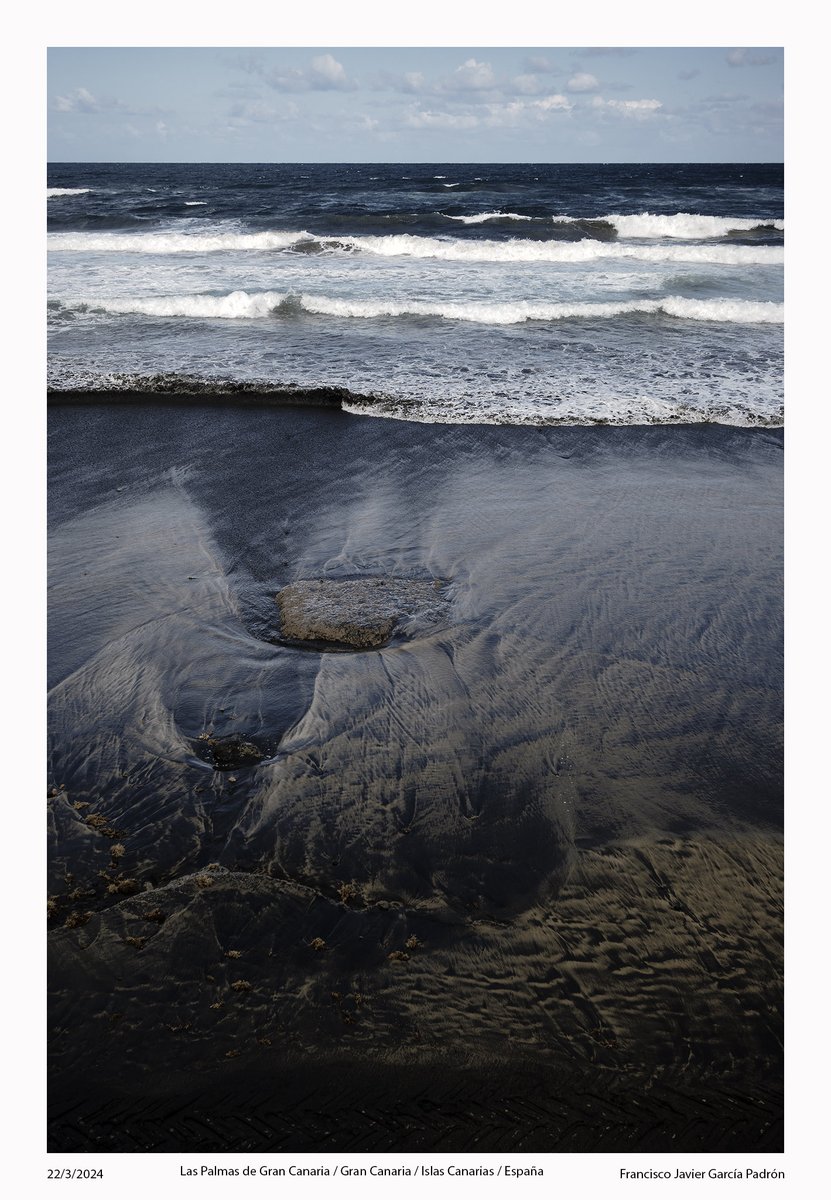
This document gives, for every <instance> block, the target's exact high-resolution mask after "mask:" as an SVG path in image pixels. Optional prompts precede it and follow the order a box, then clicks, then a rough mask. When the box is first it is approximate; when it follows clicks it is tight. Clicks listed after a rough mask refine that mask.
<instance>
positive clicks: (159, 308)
mask: <svg viewBox="0 0 831 1200" xmlns="http://www.w3.org/2000/svg"><path fill="white" fill-rule="evenodd" d="M62 307H63V308H64V309H68V310H76V311H77V310H79V309H80V310H86V309H97V310H99V311H104V312H109V313H115V314H118V313H124V314H128V313H137V314H143V315H145V316H151V317H194V318H205V319H212V318H222V319H230V320H233V319H248V320H252V319H257V318H263V317H269V316H272V315H274V314H280V313H283V314H285V315H290V314H291V313H292V312H306V313H310V314H315V315H319V316H330V317H339V318H349V317H357V318H364V319H373V318H376V319H377V318H384V317H436V318H441V319H443V320H448V321H471V322H475V323H477V324H485V325H515V324H518V323H520V322H523V321H560V320H568V319H581V318H585V319H589V320H605V319H611V318H615V317H625V316H630V315H640V314H643V315H651V314H656V315H663V316H668V317H677V318H680V319H682V320H689V321H719V322H725V321H726V322H735V323H738V324H755V323H763V324H779V323H781V322H782V321H783V320H784V305H783V304H777V303H774V302H773V301H753V300H728V299H718V300H691V299H687V298H685V297H683V296H668V297H664V298H662V299H659V300H650V299H634V300H624V301H611V302H602V301H589V302H586V303H547V304H546V303H535V302H533V301H529V300H516V301H506V302H503V303H490V302H453V301H449V302H448V301H426V300H404V301H396V300H376V299H370V300H355V299H338V298H333V297H329V296H315V295H306V294H302V295H293V294H290V293H284V292H245V291H235V292H231V293H230V294H228V295H225V296H208V295H192V296H153V297H147V298H126V299H120V298H119V299H106V300H96V301H91V302H74V303H71V302H70V303H64V304H63V305H62Z"/></svg>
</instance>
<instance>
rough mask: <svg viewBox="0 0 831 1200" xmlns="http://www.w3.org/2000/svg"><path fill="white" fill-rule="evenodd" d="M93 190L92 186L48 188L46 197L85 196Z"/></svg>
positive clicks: (49, 198)
mask: <svg viewBox="0 0 831 1200" xmlns="http://www.w3.org/2000/svg"><path fill="white" fill-rule="evenodd" d="M91 191H92V188H47V189H46V199H47V200H51V199H52V197H53V196H83V195H84V194H85V193H86V192H91Z"/></svg>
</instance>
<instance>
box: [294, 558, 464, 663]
mask: <svg viewBox="0 0 831 1200" xmlns="http://www.w3.org/2000/svg"><path fill="white" fill-rule="evenodd" d="M440 586H441V585H440V581H439V580H437V579H436V580H433V579H398V578H395V577H394V576H374V575H373V576H364V577H363V578H361V579H298V580H297V582H296V583H291V584H289V585H288V587H284V588H283V590H282V591H281V592H278V594H277V597H276V600H277V604H278V605H279V607H280V622H281V627H282V633H283V636H284V637H285V638H288V639H290V640H291V641H296V642H308V643H311V644H317V645H319V644H321V643H322V644H324V645H330V646H333V647H336V648H337V647H344V648H351V649H355V650H373V649H377V648H378V647H380V646H384V645H386V644H387V642H388V641H389V640H390V638H391V637H392V635H393V633H394V631H395V628H396V626H397V624H398V622H399V621H400V620H401V619H402V617H406V616H412V615H415V614H420V613H425V614H431V615H433V614H436V613H438V612H446V610H447V607H448V601H447V599H446V597H445V596H443V595H442V594H441V592H440Z"/></svg>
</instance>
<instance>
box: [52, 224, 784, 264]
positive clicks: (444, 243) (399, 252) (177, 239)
mask: <svg viewBox="0 0 831 1200" xmlns="http://www.w3.org/2000/svg"><path fill="white" fill-rule="evenodd" d="M304 242H306V243H314V244H316V245H317V246H319V247H320V248H321V249H324V250H329V251H332V252H336V251H347V252H349V251H355V250H358V251H362V252H363V253H365V254H374V255H378V256H380V257H384V258H392V257H406V258H421V259H441V260H444V261H446V262H497V263H544V262H551V263H587V262H593V261H595V260H598V259H637V260H639V261H641V262H653V263H655V262H681V263H720V264H725V265H733V266H752V265H754V264H767V265H776V264H778V263H781V262H783V261H784V251H783V248H782V247H781V246H730V245H724V244H721V245H707V246H684V245H681V246H678V245H674V246H673V245H665V246H645V245H640V244H638V243H633V244H630V243H621V242H598V241H594V240H593V239H591V238H585V239H584V240H583V241H579V242H560V241H533V240H530V239H527V238H509V239H508V240H506V241H491V240H486V239H484V238H483V239H481V240H479V239H477V240H475V241H474V240H469V239H461V238H430V237H420V236H418V235H417V234H407V233H400V234H388V235H386V236H377V237H371V236H368V237H316V236H315V235H313V234H311V233H307V232H305V231H293V230H272V231H268V232H263V233H231V232H227V231H217V232H215V233H140V234H135V233H52V234H50V235H49V238H48V246H49V249H50V250H53V251H73V252H76V253H77V252H81V253H87V252H97V253H101V252H104V253H107V252H109V253H115V254H123V253H128V254H200V253H216V252H220V251H227V250H230V251H235V250H240V251H254V250H286V249H289V248H291V247H295V246H298V245H300V244H301V243H304Z"/></svg>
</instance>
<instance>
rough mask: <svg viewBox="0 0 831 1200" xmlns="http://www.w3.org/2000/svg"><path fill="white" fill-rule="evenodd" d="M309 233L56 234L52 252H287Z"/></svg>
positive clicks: (53, 235) (49, 244)
mask: <svg viewBox="0 0 831 1200" xmlns="http://www.w3.org/2000/svg"><path fill="white" fill-rule="evenodd" d="M311 238H312V235H311V234H310V233H305V232H302V231H300V232H293V231H283V230H274V231H272V232H263V233H228V232H216V233H198V234H196V233H53V234H50V235H49V239H48V247H49V249H50V250H59V251H75V252H78V251H80V252H87V251H92V252H96V253H102V252H103V253H113V254H203V253H206V252H207V253H212V252H216V251H220V250H285V249H286V247H287V246H293V245H295V244H296V243H297V242H303V241H310V240H311Z"/></svg>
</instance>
